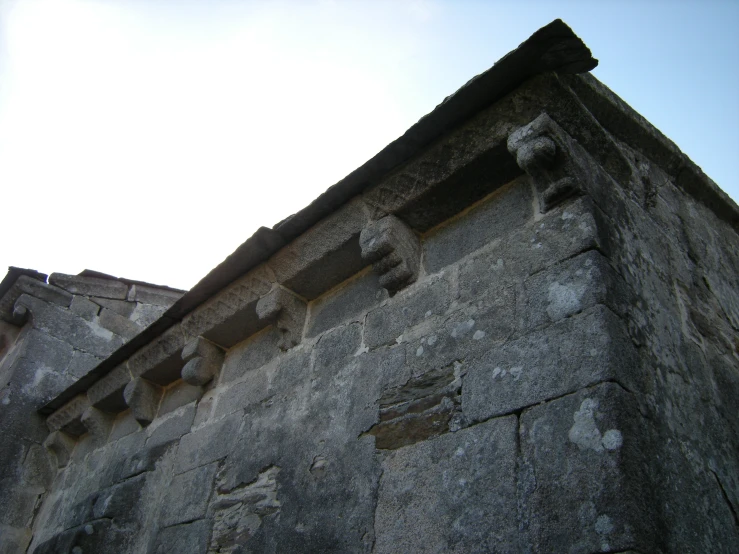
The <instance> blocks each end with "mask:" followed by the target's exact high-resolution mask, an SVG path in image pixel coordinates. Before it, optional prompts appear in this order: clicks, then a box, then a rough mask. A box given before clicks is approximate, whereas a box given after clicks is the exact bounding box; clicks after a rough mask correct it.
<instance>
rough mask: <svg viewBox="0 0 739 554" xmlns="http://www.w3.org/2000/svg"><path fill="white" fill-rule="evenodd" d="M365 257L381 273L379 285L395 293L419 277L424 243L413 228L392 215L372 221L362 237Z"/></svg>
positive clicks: (361, 241)
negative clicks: (422, 244)
mask: <svg viewBox="0 0 739 554" xmlns="http://www.w3.org/2000/svg"><path fill="white" fill-rule="evenodd" d="M359 245H360V247H361V248H362V258H363V259H364V260H365V261H366V262H369V263H371V264H372V268H373V269H374V271H375V272H376V273H377V274H378V275H379V276H380V285H381V286H383V287H384V288H386V289H387V290H388V292H389V293H390V294H395V293H396V292H397V291H399V290H400V289H402V288H404V287H406V286H407V285H409V284H411V283H413V282H414V281H415V280H416V279H417V278H418V269H419V267H420V264H421V244H420V242H419V240H418V237H417V236H416V234H415V233H414V232H413V230H412V229H411V228H410V227H408V226H407V225H406V224H405V223H403V222H402V221H401V220H400V219H398V218H397V217H395V216H393V215H387V216H385V217H383V218H382V219H379V220H377V221H373V222H372V223H370V224H369V225H367V227H365V228H364V229H363V230H362V233H361V234H360V236H359Z"/></svg>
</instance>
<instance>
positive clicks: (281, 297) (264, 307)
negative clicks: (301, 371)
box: [257, 285, 306, 350]
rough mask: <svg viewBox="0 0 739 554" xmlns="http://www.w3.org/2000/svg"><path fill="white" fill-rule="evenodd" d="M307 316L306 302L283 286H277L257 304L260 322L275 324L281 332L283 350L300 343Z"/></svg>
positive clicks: (280, 342)
mask: <svg viewBox="0 0 739 554" xmlns="http://www.w3.org/2000/svg"><path fill="white" fill-rule="evenodd" d="M305 314H306V303H305V301H304V300H303V299H302V298H300V297H299V296H298V295H296V294H295V293H293V292H292V291H290V290H288V289H286V288H285V287H283V286H282V285H275V286H274V287H273V288H272V290H271V291H269V292H268V293H267V294H265V295H264V296H263V297H262V298H260V299H259V301H258V302H257V315H258V316H259V319H260V321H263V322H265V323H274V325H275V327H276V328H277V330H278V331H279V332H280V341H279V347H280V349H281V350H289V349H290V348H292V347H293V346H296V345H298V344H299V343H300V339H301V338H302V336H303V326H304V325H305Z"/></svg>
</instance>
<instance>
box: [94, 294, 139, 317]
mask: <svg viewBox="0 0 739 554" xmlns="http://www.w3.org/2000/svg"><path fill="white" fill-rule="evenodd" d="M90 300H92V301H93V302H95V304H98V305H99V306H101V307H103V308H107V309H109V310H110V311H113V312H115V313H117V314H118V315H122V316H123V317H131V314H133V311H134V309H135V308H136V303H135V302H129V301H128V300H113V299H111V298H98V297H97V296H93V297H92V298H90Z"/></svg>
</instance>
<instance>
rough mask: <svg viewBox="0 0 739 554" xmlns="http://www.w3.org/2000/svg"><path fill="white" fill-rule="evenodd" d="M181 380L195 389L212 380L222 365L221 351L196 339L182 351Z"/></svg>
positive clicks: (200, 338)
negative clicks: (183, 364) (183, 363)
mask: <svg viewBox="0 0 739 554" xmlns="http://www.w3.org/2000/svg"><path fill="white" fill-rule="evenodd" d="M182 359H183V360H184V361H185V362H186V363H185V367H183V368H182V378H183V379H184V380H185V381H186V382H188V383H190V384H191V385H195V386H197V387H199V386H202V385H205V384H206V383H207V382H208V381H210V380H211V379H213V377H214V376H215V374H216V373H218V370H219V369H220V368H221V366H222V365H223V350H222V349H221V348H219V347H218V346H216V345H215V344H213V343H212V342H210V341H208V340H206V339H204V338H203V337H197V338H196V339H194V340H191V341H190V342H188V343H187V344H186V345H185V348H183V349H182Z"/></svg>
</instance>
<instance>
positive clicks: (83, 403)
mask: <svg viewBox="0 0 739 554" xmlns="http://www.w3.org/2000/svg"><path fill="white" fill-rule="evenodd" d="M89 406H90V401H89V400H88V399H87V396H86V395H84V394H80V395H78V396H75V397H74V398H73V399H72V400H70V401H69V402H67V403H66V404H65V405H64V406H62V407H61V408H59V409H58V410H57V411H55V412H54V413H53V414H51V415H50V416H49V417H48V418H46V425H47V426H48V427H49V429H50V430H51V431H59V430H63V431H66V432H67V433H68V434H70V435H74V436H76V437H78V436H80V435H82V434H84V433H85V432H86V431H87V429H86V428H85V427H84V426H83V425H82V422H81V421H80V419H81V417H82V414H83V413H84V411H85V410H86V409H87V408H88V407H89Z"/></svg>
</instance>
